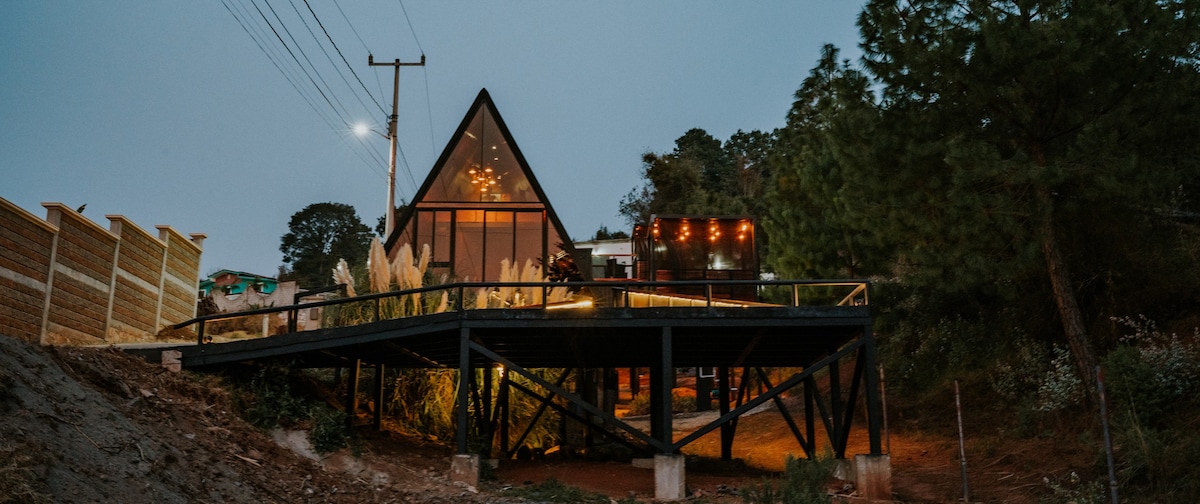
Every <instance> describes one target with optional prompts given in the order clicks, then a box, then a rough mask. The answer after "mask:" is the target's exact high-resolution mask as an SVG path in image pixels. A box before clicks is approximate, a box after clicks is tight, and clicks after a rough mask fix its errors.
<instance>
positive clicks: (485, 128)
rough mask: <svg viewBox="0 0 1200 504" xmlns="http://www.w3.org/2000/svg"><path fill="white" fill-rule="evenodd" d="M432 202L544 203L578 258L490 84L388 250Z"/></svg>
mask: <svg viewBox="0 0 1200 504" xmlns="http://www.w3.org/2000/svg"><path fill="white" fill-rule="evenodd" d="M429 206H438V207H446V206H453V207H458V208H463V209H467V208H469V209H475V210H479V209H482V210H505V209H510V208H520V209H528V208H531V207H535V208H541V209H544V210H545V212H546V217H547V220H548V221H549V224H550V225H551V226H552V227H553V230H554V231H555V232H556V234H557V235H558V238H559V239H560V240H561V241H562V245H561V246H562V249H563V251H564V252H566V253H567V254H569V255H570V256H571V258H572V261H574V257H575V248H574V246H573V244H572V243H571V239H570V235H568V234H567V232H566V229H565V228H564V227H563V225H562V222H561V221H560V220H559V219H558V214H557V213H555V211H554V208H553V206H551V205H550V200H549V199H548V198H547V197H546V193H545V192H543V191H542V187H541V185H540V184H538V181H537V177H535V176H534V175H533V171H532V170H531V169H530V168H529V163H528V162H526V160H525V156H523V155H522V154H521V149H520V148H519V147H518V146H517V143H516V142H515V141H514V140H513V136H512V133H510V132H509V130H508V126H507V125H505V123H504V119H503V118H502V117H500V112H499V111H498V110H497V109H496V105H495V103H494V102H493V101H492V98H491V95H489V94H488V92H487V89H486V88H485V89H481V90H480V91H479V95H478V96H477V97H476V98H475V102H474V103H473V104H472V105H471V108H470V109H469V110H468V111H467V114H466V116H464V117H463V120H462V123H460V124H459V126H458V129H457V130H455V132H454V135H453V136H451V138H450V141H449V142H447V144H446V148H445V149H444V150H443V151H442V155H441V157H439V158H438V160H437V162H436V163H434V165H433V169H432V170H431V171H430V172H429V175H428V176H427V177H426V178H425V182H424V183H423V184H421V188H420V189H418V190H417V193H416V194H415V195H414V196H413V200H412V201H411V202H410V203H409V204H408V205H407V206H406V207H405V208H404V210H403V212H401V213H400V215H399V218H398V219H396V226H395V228H394V229H393V230H392V234H391V235H389V236H388V237H387V240H386V242H385V248H386V249H387V250H388V251H389V253H392V252H394V251H395V249H396V248H398V247H399V242H401V236H402V235H405V233H406V232H408V231H409V229H410V224H411V221H412V219H413V218H414V216H415V215H416V213H417V211H418V209H419V208H421V207H429ZM550 245H551V246H554V245H557V244H550ZM584 274H585V275H586V274H587V272H584Z"/></svg>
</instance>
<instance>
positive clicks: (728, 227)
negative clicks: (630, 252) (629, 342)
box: [633, 216, 758, 301]
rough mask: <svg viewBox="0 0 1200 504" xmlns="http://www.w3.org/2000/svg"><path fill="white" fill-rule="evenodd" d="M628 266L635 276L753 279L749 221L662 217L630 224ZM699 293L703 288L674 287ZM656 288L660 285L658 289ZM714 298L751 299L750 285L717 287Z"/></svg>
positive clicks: (754, 261)
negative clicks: (631, 248)
mask: <svg viewBox="0 0 1200 504" xmlns="http://www.w3.org/2000/svg"><path fill="white" fill-rule="evenodd" d="M633 243H634V256H635V262H634V270H635V271H636V274H637V278H638V279H641V280H653V281H671V280H757V279H758V255H757V251H756V249H755V243H754V220H753V219H751V218H749V217H706V216H686V217H683V216H678V217H677V216H669V217H668V216H664V217H658V218H655V219H654V221H653V222H651V223H649V224H647V225H644V226H637V227H635V228H634V233H633ZM677 289H678V293H680V294H697V295H698V294H703V292H704V290H703V289H704V288H703V287H695V288H691V287H678V288H677ZM660 290H661V289H660ZM713 295H714V296H717V297H726V298H731V299H741V300H747V301H752V300H754V297H755V292H754V289H753V287H741V286H722V287H720V288H718V289H716V290H715V291H714V292H713Z"/></svg>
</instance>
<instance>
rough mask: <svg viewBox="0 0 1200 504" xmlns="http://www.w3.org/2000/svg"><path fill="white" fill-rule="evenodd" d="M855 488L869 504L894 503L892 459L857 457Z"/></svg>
mask: <svg viewBox="0 0 1200 504" xmlns="http://www.w3.org/2000/svg"><path fill="white" fill-rule="evenodd" d="M854 473H855V481H854V486H855V488H856V489H858V494H859V495H860V496H862V498H863V499H865V500H866V501H867V502H892V457H891V456H890V455H855V456H854Z"/></svg>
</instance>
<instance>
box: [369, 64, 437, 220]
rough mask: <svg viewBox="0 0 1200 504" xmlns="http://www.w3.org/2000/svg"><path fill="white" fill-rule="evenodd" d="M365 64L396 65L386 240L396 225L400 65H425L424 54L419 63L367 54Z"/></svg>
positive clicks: (389, 119) (390, 124)
mask: <svg viewBox="0 0 1200 504" xmlns="http://www.w3.org/2000/svg"><path fill="white" fill-rule="evenodd" d="M367 65H368V66H390V67H396V76H395V78H394V79H393V80H392V115H391V116H389V117H388V139H389V140H391V142H392V150H391V155H390V156H388V195H387V213H385V214H383V216H384V217H383V219H384V220H383V222H384V231H383V238H384V240H386V239H387V238H388V237H389V236H391V235H392V229H394V228H395V226H396V107H397V103H398V102H399V101H400V67H402V66H425V55H424V54H422V55H421V62H420V63H401V62H400V58H396V60H395V61H393V62H391V63H376V62H375V56H374V55H371V54H368V55H367Z"/></svg>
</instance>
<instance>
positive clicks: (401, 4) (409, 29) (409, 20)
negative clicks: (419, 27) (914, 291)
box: [397, 0, 425, 54]
mask: <svg viewBox="0 0 1200 504" xmlns="http://www.w3.org/2000/svg"><path fill="white" fill-rule="evenodd" d="M397 1H398V2H399V3H400V12H403V13H404V20H405V21H407V22H408V31H409V32H412V36H413V40H414V41H415V42H416V43H417V49H418V50H420V51H421V54H425V49H423V48H422V47H421V39H419V38H417V31H416V30H414V29H413V25H412V20H411V19H409V18H408V9H405V8H404V0H397Z"/></svg>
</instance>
